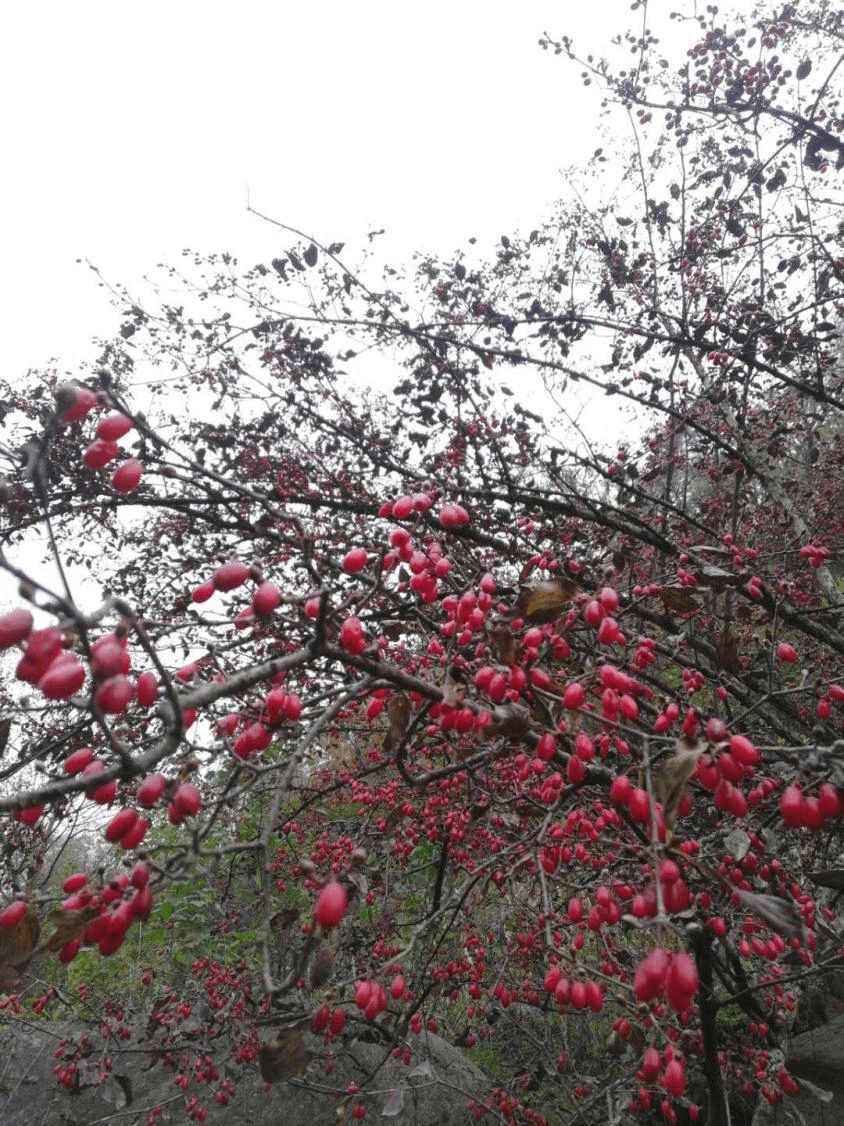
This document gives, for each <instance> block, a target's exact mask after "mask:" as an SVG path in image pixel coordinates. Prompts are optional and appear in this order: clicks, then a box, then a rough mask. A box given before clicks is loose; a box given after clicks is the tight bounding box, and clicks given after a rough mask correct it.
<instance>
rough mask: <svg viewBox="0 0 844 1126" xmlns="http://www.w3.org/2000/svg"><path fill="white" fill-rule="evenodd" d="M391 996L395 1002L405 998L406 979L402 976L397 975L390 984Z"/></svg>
mask: <svg viewBox="0 0 844 1126" xmlns="http://www.w3.org/2000/svg"><path fill="white" fill-rule="evenodd" d="M390 996H391V997H392V998H393V999H394V1000H395V1001H398V1000H399V999H400V998H401V997H403V996H404V978H403V977H402V975H401V974H396V976H395V977H394V978H393V980H392V982H391V983H390Z"/></svg>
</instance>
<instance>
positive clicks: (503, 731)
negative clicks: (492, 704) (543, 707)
mask: <svg viewBox="0 0 844 1126" xmlns="http://www.w3.org/2000/svg"><path fill="white" fill-rule="evenodd" d="M528 731H530V711H529V710H528V709H527V708H526V707H525V706H524V705H523V704H502V705H500V706H499V707H497V708H495V709H494V711H493V713H492V727H491V728H490V733H491V734H492V735H494V736H501V735H504V736H506V737H507V738H508V739H522V738H524V736H525V735H527V733H528Z"/></svg>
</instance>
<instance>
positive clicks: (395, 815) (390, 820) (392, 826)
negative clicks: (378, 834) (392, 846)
mask: <svg viewBox="0 0 844 1126" xmlns="http://www.w3.org/2000/svg"><path fill="white" fill-rule="evenodd" d="M403 816H404V813H403V812H402V807H401V806H400V805H394V806H393V808H392V809H391V810H390V812H389V813H388V814H387V820H386V821H385V822H384V836H385V837H392V836H393V835H394V834H395V831H396V825H398V823H399V821H401V819H402V817H403Z"/></svg>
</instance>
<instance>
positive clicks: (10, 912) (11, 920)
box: [0, 899, 26, 930]
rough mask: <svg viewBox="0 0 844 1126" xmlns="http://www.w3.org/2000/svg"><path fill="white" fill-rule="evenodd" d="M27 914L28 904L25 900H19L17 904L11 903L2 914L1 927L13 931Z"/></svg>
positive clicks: (0, 915)
mask: <svg viewBox="0 0 844 1126" xmlns="http://www.w3.org/2000/svg"><path fill="white" fill-rule="evenodd" d="M25 914H26V903H25V902H24V900H22V899H19V900H18V901H17V903H10V904H9V906H8V907H7V908H6V909H5V910H4V911H2V912H0V927H6V928H7V930H11V929H12V927H16V926H17V925H18V923H19V922H20V921H21V919H22V918H23V917H24V915H25Z"/></svg>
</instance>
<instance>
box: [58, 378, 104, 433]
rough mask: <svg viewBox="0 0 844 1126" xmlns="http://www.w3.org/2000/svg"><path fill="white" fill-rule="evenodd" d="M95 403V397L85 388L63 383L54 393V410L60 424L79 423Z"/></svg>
mask: <svg viewBox="0 0 844 1126" xmlns="http://www.w3.org/2000/svg"><path fill="white" fill-rule="evenodd" d="M96 401H97V396H96V395H95V394H94V392H93V391H89V390H88V388H87V387H77V386H76V385H75V384H72V383H63V384H62V385H61V387H59V388H58V390H57V391H56V408H57V410H58V412H59V418H60V419H61V420H62V422H66V423H71V422H79V421H80V419H83V418H84V417H85V415H86V414H87V413H88V411H89V410H90V409H91V407H93V406H94V404H95V403H96Z"/></svg>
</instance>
